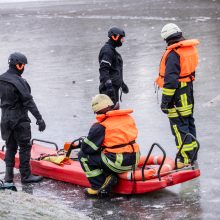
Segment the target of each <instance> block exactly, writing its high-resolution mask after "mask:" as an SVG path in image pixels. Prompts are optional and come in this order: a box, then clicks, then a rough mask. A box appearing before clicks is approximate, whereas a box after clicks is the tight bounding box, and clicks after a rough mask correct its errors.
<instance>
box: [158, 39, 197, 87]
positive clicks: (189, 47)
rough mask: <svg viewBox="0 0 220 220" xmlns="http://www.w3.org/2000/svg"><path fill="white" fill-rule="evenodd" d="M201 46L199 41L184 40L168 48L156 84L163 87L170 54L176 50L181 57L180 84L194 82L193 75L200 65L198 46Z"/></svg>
mask: <svg viewBox="0 0 220 220" xmlns="http://www.w3.org/2000/svg"><path fill="white" fill-rule="evenodd" d="M198 44H199V41H198V40H197V39H192V40H183V41H180V42H178V43H175V44H172V45H170V46H169V47H167V49H166V52H165V53H164V55H163V57H162V59H161V62H160V68H159V76H158V77H157V79H156V81H155V82H156V84H157V85H158V86H159V87H161V88H162V87H163V84H164V75H165V71H166V60H167V56H168V55H169V53H170V52H171V51H172V50H174V51H175V52H176V53H177V54H178V55H179V57H180V75H179V82H190V81H193V80H194V77H192V76H191V75H192V73H194V72H195V70H196V67H197V65H198V52H197V49H196V46H197V45H198Z"/></svg>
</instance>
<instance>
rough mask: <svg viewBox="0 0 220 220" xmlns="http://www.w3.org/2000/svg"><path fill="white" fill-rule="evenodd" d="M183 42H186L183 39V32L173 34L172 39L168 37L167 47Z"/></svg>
mask: <svg viewBox="0 0 220 220" xmlns="http://www.w3.org/2000/svg"><path fill="white" fill-rule="evenodd" d="M182 40H185V38H184V37H183V35H182V32H179V33H176V34H173V35H171V36H170V37H168V38H167V39H166V42H167V45H168V46H170V45H172V44H175V43H178V42H180V41H182Z"/></svg>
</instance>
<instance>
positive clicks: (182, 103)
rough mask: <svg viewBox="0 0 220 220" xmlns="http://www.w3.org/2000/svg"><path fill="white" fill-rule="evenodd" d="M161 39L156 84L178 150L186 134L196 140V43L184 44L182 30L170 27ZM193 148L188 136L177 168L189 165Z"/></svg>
mask: <svg viewBox="0 0 220 220" xmlns="http://www.w3.org/2000/svg"><path fill="white" fill-rule="evenodd" d="M161 37H162V38H163V39H164V40H165V41H166V43H167V48H166V51H165V53H164V55H163V57H162V59H161V62H160V67H159V76H158V77H157V79H156V84H157V85H158V86H159V87H161V88H162V102H161V110H162V112H164V113H165V114H167V115H168V118H169V121H170V126H171V130H172V133H173V135H174V136H175V142H176V146H177V148H180V146H181V145H182V142H183V139H184V137H185V135H186V134H187V133H191V134H192V135H194V136H195V137H196V127H195V123H194V117H193V110H194V96H193V81H194V80H195V70H196V67H197V65H198V52H197V50H196V46H197V45H198V44H199V41H198V40H197V39H192V40H185V38H184V37H183V35H182V31H181V29H180V28H179V27H178V26H177V25H176V24H173V23H169V24H166V25H165V26H164V27H163V28H162V31H161ZM196 148H197V143H196V142H195V141H194V140H193V139H192V138H191V136H188V138H187V140H186V143H185V144H184V146H183V149H182V151H181V155H180V156H179V158H178V163H177V166H178V168H182V167H184V166H186V165H188V164H190V163H191V160H192V159H193V155H194V153H195V151H196ZM195 159H197V158H195Z"/></svg>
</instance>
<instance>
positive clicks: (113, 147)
mask: <svg viewBox="0 0 220 220" xmlns="http://www.w3.org/2000/svg"><path fill="white" fill-rule="evenodd" d="M135 143H136V142H135V141H131V142H129V143H126V144H118V145H114V146H111V147H107V146H104V147H103V148H111V149H115V148H121V147H125V146H127V145H131V147H132V149H133V152H134V146H133V145H134V144H135Z"/></svg>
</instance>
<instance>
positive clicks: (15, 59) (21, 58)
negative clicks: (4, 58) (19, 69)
mask: <svg viewBox="0 0 220 220" xmlns="http://www.w3.org/2000/svg"><path fill="white" fill-rule="evenodd" d="M27 63H28V61H27V57H26V56H25V55H24V54H22V53H18V52H15V53H12V54H11V55H10V56H9V58H8V64H12V65H17V64H27Z"/></svg>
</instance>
